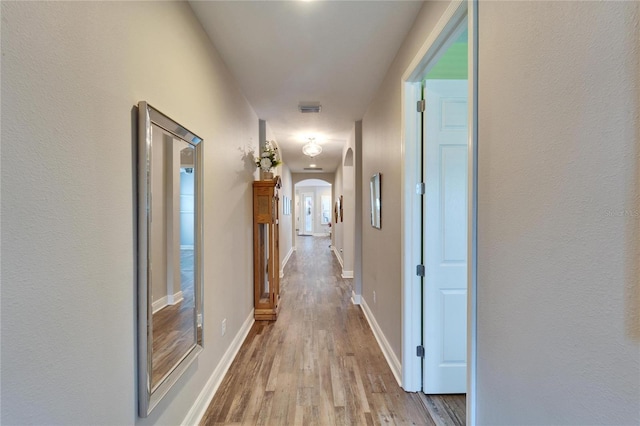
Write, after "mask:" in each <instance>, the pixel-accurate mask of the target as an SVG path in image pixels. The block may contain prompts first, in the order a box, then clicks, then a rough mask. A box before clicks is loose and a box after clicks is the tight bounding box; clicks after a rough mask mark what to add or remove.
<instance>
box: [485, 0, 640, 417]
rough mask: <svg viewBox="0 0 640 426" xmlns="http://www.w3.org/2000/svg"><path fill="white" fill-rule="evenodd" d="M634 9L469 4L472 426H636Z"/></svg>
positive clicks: (637, 108) (638, 142)
mask: <svg viewBox="0 0 640 426" xmlns="http://www.w3.org/2000/svg"><path fill="white" fill-rule="evenodd" d="M639 9H640V3H638V2H628V3H625V2H603V3H593V2H548V3H547V2H481V3H480V7H479V13H480V24H479V28H480V36H479V40H480V53H479V58H480V67H479V69H480V77H479V91H480V96H479V123H480V124H479V126H480V127H479V142H478V144H479V150H480V152H479V166H478V167H479V194H478V199H479V208H478V301H479V303H478V423H479V424H491V425H500V424H502V425H514V424H538V425H539V424H554V425H561V424H562V425H569V424H573V425H576V424H598V425H605V424H606V425H631V424H636V425H637V424H639V423H640V281H639V279H638V277H639V276H640V274H639V273H640V271H639V270H638V259H640V242H639V241H640V233H639V228H638V218H639V214H638V209H639V208H640V205H639V204H638V201H639V200H638V194H639V185H640V183H639V180H638V176H639V174H640V162H639V161H638V159H639V157H638V155H639V152H640V119H639V114H640V66H639V60H640V53H639V51H638V48H639V46H640V42H639V41H640V32H639V31H640V30H639V28H640V27H639V25H638V20H639V18H640V16H639Z"/></svg>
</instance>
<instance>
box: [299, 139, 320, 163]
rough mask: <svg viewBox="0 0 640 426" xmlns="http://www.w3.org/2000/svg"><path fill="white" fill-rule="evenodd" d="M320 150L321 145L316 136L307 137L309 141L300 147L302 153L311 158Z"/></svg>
mask: <svg viewBox="0 0 640 426" xmlns="http://www.w3.org/2000/svg"><path fill="white" fill-rule="evenodd" d="M321 152H322V147H321V146H320V145H318V143H317V142H316V138H309V142H307V143H306V144H305V145H304V146H303V147H302V153H303V154H304V155H308V156H309V157H311V158H313V157H315V156H316V155H319V154H320V153H321Z"/></svg>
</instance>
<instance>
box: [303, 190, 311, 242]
mask: <svg viewBox="0 0 640 426" xmlns="http://www.w3.org/2000/svg"><path fill="white" fill-rule="evenodd" d="M313 211H314V202H313V194H312V193H304V194H302V232H301V235H313Z"/></svg>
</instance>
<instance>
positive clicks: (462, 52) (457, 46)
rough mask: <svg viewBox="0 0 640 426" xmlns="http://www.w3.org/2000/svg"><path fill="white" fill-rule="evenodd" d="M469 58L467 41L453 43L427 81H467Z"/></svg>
mask: <svg viewBox="0 0 640 426" xmlns="http://www.w3.org/2000/svg"><path fill="white" fill-rule="evenodd" d="M467 58H468V56H467V41H466V40H465V41H464V42H455V43H453V44H452V45H451V47H449V49H448V50H447V52H446V53H445V54H444V56H443V57H442V58H440V60H439V61H438V62H437V63H436V64H435V65H434V67H433V68H432V69H431V71H429V73H428V74H427V76H426V77H425V80H466V79H467V70H468V67H467Z"/></svg>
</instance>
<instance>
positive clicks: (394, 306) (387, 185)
mask: <svg viewBox="0 0 640 426" xmlns="http://www.w3.org/2000/svg"><path fill="white" fill-rule="evenodd" d="M448 5H449V4H448V2H425V4H424V6H423V7H422V9H420V13H419V14H418V15H417V16H416V20H415V23H414V25H413V28H412V29H411V31H410V32H409V34H408V35H407V37H406V38H405V40H404V42H403V44H402V47H401V48H400V50H399V51H398V54H397V55H396V57H395V59H394V61H393V63H392V64H391V66H390V67H389V71H388V72H387V75H386V76H385V79H384V81H383V83H382V84H381V85H380V88H379V89H378V91H377V92H376V95H375V96H374V99H373V101H372V102H371V104H370V105H369V108H368V110H367V112H366V114H365V116H364V118H363V119H362V185H363V191H362V207H363V208H362V295H363V297H364V299H365V300H366V301H367V305H368V306H369V308H370V309H371V311H372V313H373V315H374V316H375V318H376V321H377V322H378V324H379V325H380V328H381V329H382V332H383V333H384V334H385V337H386V338H387V340H388V341H389V344H390V345H391V347H392V348H393V351H394V352H395V354H396V356H397V357H398V359H401V356H402V348H401V336H402V333H401V327H402V317H401V300H402V283H401V281H400V277H401V269H402V261H401V246H400V245H401V232H402V228H401V193H402V141H401V135H402V129H401V114H400V111H401V106H402V103H401V102H402V100H401V85H400V80H401V78H402V74H403V73H404V72H405V70H406V69H407V67H408V66H409V64H410V62H411V61H412V60H413V58H414V56H415V55H416V54H417V53H418V51H419V49H420V47H422V44H423V43H424V41H425V40H426V39H427V37H428V36H429V34H430V33H431V31H432V29H433V28H434V27H435V25H436V23H437V22H438V19H439V18H440V16H442V13H443V12H444V11H445V9H446V8H447V6H448ZM378 172H380V173H382V229H374V228H372V227H371V216H370V214H371V207H370V204H371V203H370V201H369V179H370V178H371V176H373V175H374V174H375V173H378ZM374 291H375V292H376V296H377V303H374V302H373V292H374Z"/></svg>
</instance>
